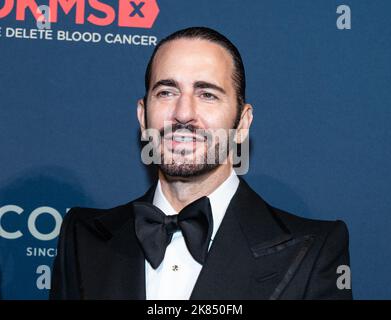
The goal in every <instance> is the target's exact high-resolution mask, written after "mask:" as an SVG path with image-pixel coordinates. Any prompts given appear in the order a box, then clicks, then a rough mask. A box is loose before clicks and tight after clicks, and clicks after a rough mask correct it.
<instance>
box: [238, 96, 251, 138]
mask: <svg viewBox="0 0 391 320" xmlns="http://www.w3.org/2000/svg"><path fill="white" fill-rule="evenodd" d="M252 121H253V107H252V105H251V104H248V103H246V104H245V105H244V106H243V109H242V114H241V116H240V121H239V125H238V127H237V131H236V135H235V142H236V143H238V144H239V143H242V142H243V141H244V140H246V139H247V137H248V135H249V130H250V126H251V123H252Z"/></svg>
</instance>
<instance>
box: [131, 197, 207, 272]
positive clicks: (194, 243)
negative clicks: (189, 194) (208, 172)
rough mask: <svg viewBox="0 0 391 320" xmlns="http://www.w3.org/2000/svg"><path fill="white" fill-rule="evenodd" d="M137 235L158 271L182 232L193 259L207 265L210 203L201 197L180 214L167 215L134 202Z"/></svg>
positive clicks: (146, 205) (142, 203)
mask: <svg viewBox="0 0 391 320" xmlns="http://www.w3.org/2000/svg"><path fill="white" fill-rule="evenodd" d="M133 211H134V218H135V229H136V235H137V238H138V240H139V241H140V244H141V246H142V248H143V251H144V254H145V257H146V259H147V260H148V261H149V263H150V264H151V266H152V267H153V268H154V269H156V268H157V267H158V266H159V265H160V263H161V262H162V261H163V258H164V255H165V252H166V248H167V246H168V245H169V243H170V242H171V239H172V236H173V234H174V233H175V232H176V231H177V230H181V231H182V234H183V237H184V238H185V243H186V246H187V248H188V250H189V252H190V254H191V255H192V256H193V258H194V259H195V260H196V261H198V262H199V263H200V264H204V262H205V259H206V256H207V254H208V247H209V241H210V239H211V236H212V231H213V217H212V209H211V207H210V202H209V199H208V198H207V197H202V198H200V199H198V200H196V201H194V202H192V203H190V204H189V205H187V206H186V207H185V208H183V209H182V210H181V211H180V212H179V213H178V214H176V215H171V216H166V215H165V214H164V212H163V211H161V210H160V209H159V208H157V207H156V206H154V205H152V204H150V203H148V202H134V203H133Z"/></svg>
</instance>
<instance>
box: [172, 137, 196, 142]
mask: <svg viewBox="0 0 391 320" xmlns="http://www.w3.org/2000/svg"><path fill="white" fill-rule="evenodd" d="M173 140H174V141H177V142H193V141H194V140H195V139H194V138H192V137H183V136H180V137H178V136H174V139H173Z"/></svg>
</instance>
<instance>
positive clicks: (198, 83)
mask: <svg viewBox="0 0 391 320" xmlns="http://www.w3.org/2000/svg"><path fill="white" fill-rule="evenodd" d="M193 87H194V88H195V89H213V90H216V91H220V92H221V93H223V94H227V93H226V92H225V90H224V89H223V88H222V87H220V86H218V85H216V84H213V83H210V82H206V81H196V82H195V83H194V85H193Z"/></svg>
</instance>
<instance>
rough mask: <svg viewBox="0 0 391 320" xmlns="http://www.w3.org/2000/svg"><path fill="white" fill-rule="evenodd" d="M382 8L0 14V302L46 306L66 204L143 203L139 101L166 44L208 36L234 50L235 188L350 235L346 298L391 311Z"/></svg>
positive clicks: (388, 65)
mask: <svg viewBox="0 0 391 320" xmlns="http://www.w3.org/2000/svg"><path fill="white" fill-rule="evenodd" d="M390 17H391V2H390V1H387V0H383V1H381V0H379V1H365V0H362V1H338V0H322V1H312V0H300V1H293V0H273V1H272V0H260V1H251V0H244V1H234V0H232V1H231V0H214V1H208V0H197V1H191V0H186V1H183V0H135V1H129V0H99V1H98V0H46V1H45V0H0V164H1V165H0V298H1V299H47V297H48V293H49V289H50V285H51V283H50V278H51V269H52V263H53V259H54V257H55V256H56V246H57V239H58V234H59V230H60V226H61V223H62V220H63V217H64V215H65V214H66V212H67V211H68V210H69V209H70V208H71V207H73V206H88V207H97V208H109V207H112V206H116V205H119V204H123V203H126V202H128V201H130V200H132V199H134V198H135V197H138V196H140V195H141V194H143V193H144V192H145V191H146V190H147V188H148V186H149V185H150V184H151V182H152V181H151V175H150V174H149V172H148V170H147V169H146V167H145V166H144V165H143V164H142V162H141V159H140V145H141V144H140V136H139V127H138V123H137V118H136V103H137V99H139V98H141V97H142V96H143V95H144V72H145V68H146V64H147V62H148V59H149V57H150V55H151V53H152V51H153V49H154V47H155V45H156V44H157V43H158V41H159V40H160V39H162V38H163V37H165V36H166V35H168V34H170V33H172V32H174V31H176V30H178V29H182V28H185V27H190V26H207V27H211V28H214V29H216V30H218V31H220V32H221V33H223V34H224V35H226V36H227V37H228V38H229V39H230V40H231V41H232V42H234V43H235V44H236V45H237V47H238V48H239V50H240V51H241V54H242V57H243V60H244V63H245V68H246V74H247V100H248V102H249V103H251V104H252V105H253V106H254V121H253V126H252V128H251V138H250V147H251V153H250V162H249V170H248V173H247V174H246V175H245V176H244V178H245V179H246V180H247V181H248V182H249V184H250V185H251V186H252V187H253V188H254V189H255V190H256V191H257V192H258V193H259V194H260V195H262V197H263V198H264V199H265V200H266V201H267V202H269V203H270V204H271V205H273V206H276V207H279V208H281V209H284V210H287V211H289V212H292V213H295V214H298V215H301V216H305V217H309V218H314V219H315V218H316V219H327V220H334V219H341V220H344V221H345V222H346V224H347V225H348V228H349V232H350V250H351V268H352V288H353V294H354V297H355V298H356V299H390V298H391V289H390V288H391V277H390V275H389V270H391V250H390V248H389V243H390V241H391V234H390V230H391V197H390V194H389V193H390V186H391V125H390V124H391V41H390V39H391V23H390Z"/></svg>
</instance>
